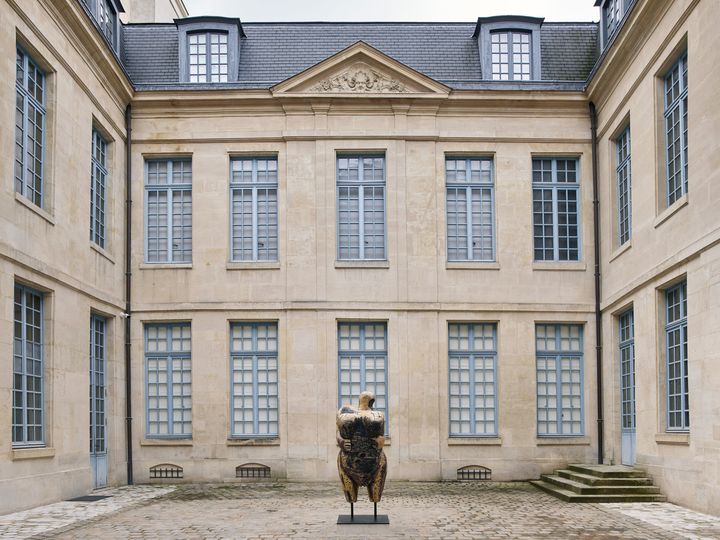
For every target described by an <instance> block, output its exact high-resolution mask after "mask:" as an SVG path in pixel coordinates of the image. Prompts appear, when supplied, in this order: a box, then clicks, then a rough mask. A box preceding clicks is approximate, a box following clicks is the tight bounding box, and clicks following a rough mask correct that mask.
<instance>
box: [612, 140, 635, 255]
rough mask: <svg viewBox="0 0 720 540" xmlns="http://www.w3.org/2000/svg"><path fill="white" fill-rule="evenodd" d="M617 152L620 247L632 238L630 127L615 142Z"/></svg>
mask: <svg viewBox="0 0 720 540" xmlns="http://www.w3.org/2000/svg"><path fill="white" fill-rule="evenodd" d="M615 147H616V150H617V167H616V174H617V204H618V240H619V243H620V245H622V244H624V243H625V242H627V241H628V240H630V236H632V177H631V174H630V126H628V127H626V128H625V129H624V130H623V132H622V133H621V134H620V136H619V137H618V138H617V139H616V140H615Z"/></svg>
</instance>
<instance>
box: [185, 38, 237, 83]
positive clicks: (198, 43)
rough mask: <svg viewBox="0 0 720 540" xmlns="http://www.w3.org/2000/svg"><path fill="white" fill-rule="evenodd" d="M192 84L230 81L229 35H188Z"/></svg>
mask: <svg viewBox="0 0 720 540" xmlns="http://www.w3.org/2000/svg"><path fill="white" fill-rule="evenodd" d="M188 66H189V68H190V82H191V83H203V82H227V81H228V35H227V33H224V32H201V33H192V34H188Z"/></svg>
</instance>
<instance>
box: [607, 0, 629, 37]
mask: <svg viewBox="0 0 720 540" xmlns="http://www.w3.org/2000/svg"><path fill="white" fill-rule="evenodd" d="M602 11H603V17H602V18H603V30H604V32H605V44H607V42H608V41H609V40H610V38H611V37H612V36H613V35H615V32H616V31H617V29H618V28H619V27H620V21H621V20H622V18H623V15H624V12H623V0H605V3H604V4H603V8H602Z"/></svg>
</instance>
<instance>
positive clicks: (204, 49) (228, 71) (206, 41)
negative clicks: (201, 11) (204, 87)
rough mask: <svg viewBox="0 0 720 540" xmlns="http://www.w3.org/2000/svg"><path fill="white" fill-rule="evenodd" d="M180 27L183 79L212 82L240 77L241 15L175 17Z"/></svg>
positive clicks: (189, 81) (223, 81) (190, 81)
mask: <svg viewBox="0 0 720 540" xmlns="http://www.w3.org/2000/svg"><path fill="white" fill-rule="evenodd" d="M175 25H176V26H177V29H178V66H179V72H180V82H185V83H194V84H203V83H204V84H213V83H226V82H235V81H237V80H238V61H239V58H240V46H241V45H240V44H241V38H243V37H245V33H244V32H243V29H242V24H241V23H240V19H231V18H226V17H186V18H184V19H175Z"/></svg>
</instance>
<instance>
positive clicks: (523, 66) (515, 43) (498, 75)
mask: <svg viewBox="0 0 720 540" xmlns="http://www.w3.org/2000/svg"><path fill="white" fill-rule="evenodd" d="M490 53H491V64H492V78H493V80H494V81H529V80H530V78H531V73H532V68H531V65H532V55H531V54H530V53H531V44H530V32H492V33H491V34H490Z"/></svg>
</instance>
